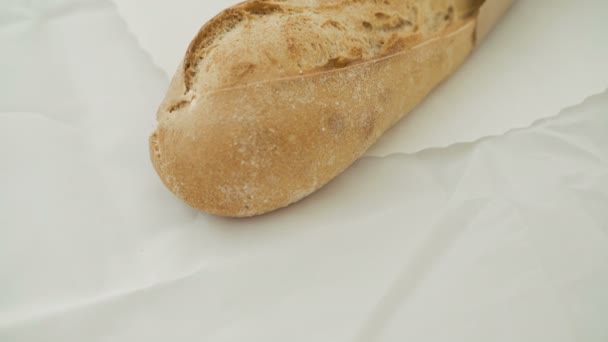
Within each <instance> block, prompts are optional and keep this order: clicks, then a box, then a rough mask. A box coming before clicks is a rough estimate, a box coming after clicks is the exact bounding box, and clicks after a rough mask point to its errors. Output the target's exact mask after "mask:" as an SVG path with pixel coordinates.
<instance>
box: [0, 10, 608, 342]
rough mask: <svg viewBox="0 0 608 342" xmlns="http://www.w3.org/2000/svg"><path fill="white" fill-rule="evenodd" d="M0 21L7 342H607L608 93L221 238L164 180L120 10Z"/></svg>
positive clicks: (213, 222)
mask: <svg viewBox="0 0 608 342" xmlns="http://www.w3.org/2000/svg"><path fill="white" fill-rule="evenodd" d="M0 18H2V19H1V20H0V46H2V53H1V54H0V75H3V77H2V78H1V79H0V156H1V159H0V341H2V342H4V341H7V342H13V341H28V342H29V341H45V342H46V341H62V342H63V341H65V342H72V341H74V342H76V341H78V342H80V341H113V342H114V341H119V342H120V341H129V342H131V341H151V342H154V341H159V342H160V341H167V340H173V341H210V342H214V341H264V342H268V341H321V342H322V341H331V342H341V341H349V342H350V341H355V342H367V341H380V342H384V341H404V340H405V341H410V340H411V341H423V342H427V341H438V342H439V341H446V340H449V341H467V342H477V341H484V342H485V341H523V342H528V341H529V342H538V341H567V342H570V341H572V342H574V341H577V342H578V341H591V342H596V341H597V342H604V341H606V340H607V339H608V325H606V317H608V297H606V288H608V212H607V211H606V206H607V203H608V134H607V132H608V92H603V93H602V94H601V95H597V96H594V97H592V98H591V99H589V100H588V101H586V102H585V104H583V105H581V106H578V107H575V108H572V109H569V110H567V111H565V112H563V113H562V114H560V115H559V116H556V117H555V118H552V119H550V120H545V121H541V122H538V123H537V124H535V125H534V126H533V127H531V128H528V129H524V130H519V131H513V132H510V133H508V134H506V135H504V136H499V137H493V138H484V139H481V140H479V141H477V142H475V143H466V144H456V145H453V146H451V147H448V148H437V149H429V150H425V151H422V152H420V153H416V154H407V153H395V154H391V155H389V156H385V157H365V158H363V159H361V160H360V161H359V162H357V163H356V164H355V165H354V166H353V167H352V168H350V169H349V170H348V171H347V172H345V173H344V174H343V175H342V176H340V177H338V178H337V179H336V180H335V181H333V182H332V183H331V184H329V185H328V186H327V187H325V188H323V189H322V190H321V191H319V192H318V193H316V194H314V195H312V196H310V197H309V198H307V199H305V200H304V201H302V202H300V203H298V204H296V205H294V206H291V207H289V208H287V209H285V210H280V211H278V212H276V213H273V214H270V215H266V216H263V217H258V218H254V219H247V220H229V219H221V218H217V217H213V216H209V215H206V214H202V213H199V212H196V211H194V210H192V209H189V208H188V207H187V206H186V205H184V204H183V203H181V202H180V201H179V200H177V199H175V198H174V197H173V196H172V195H171V194H170V193H169V192H168V191H167V190H166V189H165V188H164V186H163V185H162V183H161V182H160V180H159V179H158V177H157V176H156V174H155V173H154V170H153V168H152V166H151V163H150V161H149V158H148V150H147V137H148V134H149V133H150V132H151V130H152V127H153V125H154V120H155V119H154V113H155V110H156V107H157V105H158V102H159V101H160V99H161V98H162V95H163V92H164V90H165V88H166V85H167V83H166V78H165V75H163V73H162V72H161V71H160V70H159V69H158V68H156V67H155V66H154V65H153V63H152V61H151V59H150V58H149V57H148V55H147V54H146V53H145V52H144V51H143V50H142V49H141V48H139V47H138V45H137V41H136V39H135V38H134V37H133V36H132V35H131V34H129V33H128V29H127V26H126V25H125V23H124V22H123V21H122V20H121V19H120V18H119V16H118V15H117V12H116V9H115V8H114V7H113V6H111V5H110V3H109V2H107V1H104V0H91V1H77V0H53V1H42V0H40V1H28V2H22V1H11V2H8V5H3V6H0ZM437 93H438V94H439V92H437ZM589 95H590V94H589ZM446 105H448V104H446ZM556 113H557V112H556Z"/></svg>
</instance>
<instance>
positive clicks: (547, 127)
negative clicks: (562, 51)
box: [2, 91, 608, 341]
mask: <svg viewBox="0 0 608 342" xmlns="http://www.w3.org/2000/svg"><path fill="white" fill-rule="evenodd" d="M596 97H597V96H596ZM603 97H604V99H608V91H607V92H605V93H604V94H603ZM588 101H590V100H588ZM606 105H607V106H606V108H608V101H606ZM574 114H576V113H574ZM571 115H573V114H572V113H568V110H566V111H565V112H564V113H561V114H559V115H557V116H556V117H555V118H553V119H543V120H540V121H538V122H536V123H535V124H534V125H532V126H531V127H530V128H527V129H517V130H513V131H511V132H508V133H506V134H504V135H501V136H496V137H486V138H482V139H479V140H478V141H476V142H472V143H458V144H455V145H453V146H450V147H447V148H434V149H429V150H426V151H422V152H419V153H415V154H401V153H399V154H393V155H391V156H386V157H366V158H365V159H371V160H373V163H374V164H378V167H380V165H379V164H381V163H382V162H383V161H387V160H388V161H390V160H391V159H397V160H401V159H403V158H406V159H409V158H418V157H420V156H421V155H424V154H432V155H433V156H434V157H435V158H441V156H449V155H451V154H452V150H462V149H469V150H470V156H469V157H468V158H467V162H466V166H465V167H464V172H463V173H462V174H461V175H460V176H459V178H458V181H457V182H456V183H455V185H454V186H453V189H452V190H451V191H450V194H449V196H448V200H447V201H446V203H445V206H444V208H445V209H444V210H442V212H441V213H439V214H438V215H437V217H438V218H439V219H438V221H437V222H435V223H433V224H431V226H429V227H427V228H424V230H425V231H427V232H428V233H426V234H428V236H427V238H426V240H427V242H425V243H422V244H421V246H422V247H421V248H422V250H420V251H418V252H417V256H414V257H413V258H412V260H411V261H410V262H409V263H407V264H405V265H403V266H402V267H401V271H400V273H399V274H398V275H397V277H396V278H395V280H394V281H393V282H392V283H390V284H389V287H388V290H387V291H386V292H385V293H384V294H382V296H381V297H380V298H379V300H378V303H377V306H376V307H375V309H374V310H373V313H372V314H371V315H370V317H369V319H368V321H367V323H366V324H365V325H363V327H362V329H361V334H360V335H359V336H360V338H359V339H358V340H357V341H369V340H375V339H376V338H377V337H378V335H379V334H380V331H381V330H382V326H383V325H384V324H386V322H387V321H388V320H389V319H390V317H391V314H392V312H393V311H394V310H396V309H397V308H398V307H399V306H400V305H402V304H403V303H404V301H405V300H407V297H408V296H409V295H411V293H412V292H414V291H415V290H416V287H417V284H418V282H420V281H422V280H423V279H424V274H425V273H426V272H430V271H431V270H432V268H433V264H434V263H435V260H438V259H440V257H441V254H442V251H443V252H445V251H446V250H449V246H450V245H451V243H452V242H453V241H454V240H456V239H458V236H459V235H460V234H461V233H462V232H464V231H466V229H467V228H466V227H467V226H468V225H469V224H470V222H471V221H474V220H476V219H477V217H478V215H479V214H480V213H481V212H482V210H483V209H484V207H486V206H487V205H488V203H487V200H488V198H487V197H481V198H473V199H470V200H464V201H463V199H462V198H460V199H458V200H454V198H455V197H457V194H458V192H459V191H460V190H461V187H463V185H464V184H466V179H467V178H468V177H471V173H470V172H471V166H472V165H473V164H474V163H475V161H476V153H477V151H478V149H479V148H480V146H483V144H493V143H495V141H496V140H497V139H501V138H503V137H504V138H508V137H509V136H510V135H513V134H524V135H536V134H538V133H539V132H540V133H541V134H547V133H548V132H551V133H552V134H549V136H550V137H551V138H554V139H556V140H559V141H563V142H565V143H566V144H568V145H570V146H573V147H575V148H577V149H579V148H581V146H579V145H578V143H577V139H576V137H571V136H567V135H564V134H555V133H554V132H555V131H556V130H554V129H555V128H556V127H559V123H561V122H563V121H570V120H569V119H570V118H569V116H571ZM578 119H579V120H580V119H581V118H578ZM598 124H600V126H601V124H602V122H598ZM603 124H606V125H607V126H606V127H608V124H607V123H603ZM579 138H580V137H579ZM593 147H595V148H597V147H596V146H593V145H587V146H585V147H584V148H583V151H586V150H588V149H589V148H593ZM598 153H599V152H598ZM589 157H591V158H593V159H595V160H602V161H604V160H603V159H602V158H601V157H600V156H599V155H598V154H597V153H595V154H591V155H589ZM603 166H605V164H603ZM430 174H431V176H432V173H430ZM438 183H440V182H438ZM578 206H580V209H583V208H584V207H582V206H581V204H580V203H578ZM462 211H465V212H467V213H466V214H462V213H461V212H462ZM581 212H584V213H585V214H586V215H589V214H588V213H587V212H586V211H584V210H581ZM202 217H204V215H202V214H200V213H198V214H197V215H196V217H194V221H197V220H199V219H200V218H202ZM453 217H456V218H458V217H464V218H466V220H467V221H466V222H462V223H460V224H455V223H454V219H453ZM589 217H591V216H589ZM229 221H232V220H225V222H229ZM454 226H457V227H459V229H453V227H454ZM598 227H599V225H598ZM600 230H601V228H600ZM603 233H605V232H603ZM205 269H206V268H205V267H204V266H201V267H198V268H197V269H195V270H194V271H192V272H189V273H187V274H183V275H181V276H179V277H176V278H173V279H169V280H163V281H160V282H157V283H150V284H148V285H146V286H143V287H139V288H136V289H132V290H128V291H125V292H120V293H114V294H109V295H107V294H102V295H100V296H98V297H92V298H90V299H88V300H87V301H86V302H84V303H77V304H71V305H69V306H67V307H63V308H61V309H57V310H51V311H48V312H45V313H43V314H41V315H34V316H32V317H21V318H19V319H16V320H14V321H12V322H8V323H7V322H4V323H3V324H2V326H3V327H4V328H10V326H11V325H15V324H22V323H26V322H28V321H37V320H40V319H44V317H49V316H53V315H63V314H67V313H69V312H70V311H75V310H76V311H77V310H79V309H83V308H86V307H95V306H98V305H103V304H107V303H109V302H113V301H115V300H119V299H121V298H127V297H129V296H132V295H136V294H138V293H140V292H147V291H150V290H153V289H157V288H168V287H170V286H171V285H174V284H176V283H178V282H181V281H184V280H187V279H190V278H194V277H197V276H200V275H201V272H203V271H204V270H205Z"/></svg>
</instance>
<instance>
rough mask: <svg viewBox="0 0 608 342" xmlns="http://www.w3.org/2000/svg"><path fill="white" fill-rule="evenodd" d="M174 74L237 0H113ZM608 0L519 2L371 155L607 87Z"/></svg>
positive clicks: (556, 106)
mask: <svg viewBox="0 0 608 342" xmlns="http://www.w3.org/2000/svg"><path fill="white" fill-rule="evenodd" d="M113 1H114V2H115V3H116V4H117V6H118V10H119V12H120V13H121V15H122V16H123V17H124V18H125V19H126V20H127V22H128V26H129V29H130V30H131V31H132V32H133V33H134V34H135V35H136V36H137V38H138V40H139V42H140V43H141V44H142V46H143V47H144V49H145V50H146V51H148V52H149V53H150V55H151V56H152V58H153V60H154V61H156V63H157V64H158V65H159V66H160V67H161V68H162V69H163V70H164V71H165V73H166V74H167V75H170V76H171V75H173V74H174V72H175V70H176V68H177V65H178V64H179V62H180V61H181V59H182V57H183V55H184V53H185V51H186V48H187V46H188V44H189V43H190V40H191V39H192V38H193V37H194V36H195V34H196V32H198V29H199V28H200V27H201V26H202V24H204V23H205V22H206V21H207V20H209V19H210V18H211V17H213V16H214V15H215V14H217V13H218V12H219V11H220V10H221V9H223V8H225V7H228V6H230V5H233V4H235V3H237V2H239V1H238V0H225V1H199V0H175V1H161V0H152V1H146V2H145V5H143V3H142V2H141V1H139V0H113ZM606 13H608V1H605V0H582V1H572V0H516V1H515V3H514V5H513V7H512V8H511V10H510V11H509V12H508V13H507V15H506V16H505V18H504V19H503V20H502V21H501V22H500V23H499V24H498V25H497V26H496V28H495V30H494V31H493V32H492V33H491V34H490V35H489V36H488V37H487V38H486V40H484V42H483V43H482V45H481V46H480V48H479V49H478V50H476V51H475V52H474V54H473V55H472V56H471V57H470V58H469V60H468V61H467V62H466V63H465V65H463V67H462V68H461V69H460V70H459V71H458V72H457V73H456V74H455V75H453V76H452V77H451V78H450V79H449V80H448V81H447V82H445V83H444V84H443V85H442V86H440V87H439V89H438V90H437V91H435V92H433V93H432V94H431V95H430V96H429V97H428V98H427V99H426V100H425V101H424V102H423V103H422V104H421V105H420V106H419V107H418V108H417V109H415V110H414V111H413V112H412V113H411V114H410V116H409V117H408V118H406V119H405V120H402V121H401V122H399V124H398V125H396V126H395V128H394V129H393V130H391V131H389V132H388V134H386V135H385V136H384V137H383V138H382V139H381V140H380V142H379V143H378V144H376V145H375V146H373V147H372V149H371V150H370V151H369V152H368V155H373V156H385V155H389V154H391V153H398V152H407V153H413V152H417V151H420V150H422V149H426V148H430V147H439V146H448V145H450V144H453V143H455V142H467V141H473V140H475V139H477V138H479V137H482V136H488V135H496V134H502V133H504V132H506V131H508V130H510V129H513V128H519V127H526V126H528V125H530V124H531V123H532V122H534V121H535V120H538V119H540V118H544V117H548V116H551V115H554V114H555V113H557V112H559V111H560V110H561V109H563V108H565V107H568V106H572V105H575V104H578V103H580V102H581V101H583V100H584V99H585V98H586V97H587V96H589V95H590V94H595V93H599V92H601V91H603V90H604V89H606V87H608V63H607V62H606V61H608V43H606V36H607V35H608V25H607V24H606Z"/></svg>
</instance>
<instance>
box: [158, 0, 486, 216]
mask: <svg viewBox="0 0 608 342" xmlns="http://www.w3.org/2000/svg"><path fill="white" fill-rule="evenodd" d="M482 3H483V1H479V0H274V1H272V0H268V1H261V0H255V1H245V2H243V3H240V4H238V5H235V6H233V7H231V8H228V9H226V10H224V11H223V12H221V13H220V14H219V15H217V16H216V17H215V18H213V19H212V20H211V21H209V22H208V23H207V24H205V25H204V26H203V27H202V28H201V30H200V31H199V32H198V34H197V35H196V37H195V38H194V39H193V40H192V42H191V44H190V46H189V47H188V50H187V52H186V54H185V57H184V59H183V62H182V63H181V65H180V66H179V68H178V70H177V72H176V74H175V76H174V77H173V79H172V81H171V84H170V86H169V90H168V92H167V95H166V97H165V99H164V100H163V102H162V103H161V105H160V108H159V110H158V113H157V120H158V125H157V128H156V130H155V131H154V133H153V134H152V136H151V137H150V154H151V159H152V162H153V165H154V167H155V169H156V171H157V173H158V174H159V176H160V178H161V179H162V181H163V182H164V184H165V185H166V186H167V187H168V188H169V189H170V190H171V191H172V192H173V193H174V194H175V195H177V196H178V197H179V198H181V199H183V200H184V201H185V202H187V203H189V204H190V205H191V206H193V207H194V208H198V209H200V210H204V211H207V212H210V213H213V214H217V215H221V216H231V217H247V216H254V215H259V214H263V213H267V212H269V211H272V210H275V209H278V208H281V207H285V206H287V205H289V204H291V203H294V202H297V201H299V200H301V199H302V198H304V197H306V196H307V195H309V194H311V193H312V192H314V191H315V190H317V189H319V188H320V187H322V186H323V185H325V184H326V183H327V182H329V181H330V180H331V179H333V178H334V177H336V176H337V175H339V174H340V173H341V172H343V171H344V170H345V169H346V168H347V167H348V166H349V165H351V164H352V163H353V162H354V161H356V160H357V159H358V158H359V157H360V156H361V155H362V154H363V153H364V152H365V151H366V150H367V149H368V148H369V147H370V146H371V145H372V144H373V143H374V142H376V141H377V140H378V138H379V137H380V136H381V135H382V134H383V133H384V132H385V131H386V130H387V129H389V128H390V127H391V126H392V125H393V124H395V123H396V122H397V121H398V120H399V119H400V118H401V117H402V116H403V115H404V114H406V113H407V112H409V111H410V110H411V109H412V108H414V107H415V106H416V105H417V104H418V103H419V102H420V101H421V100H422V99H423V98H424V97H425V96H426V95H427V94H428V93H429V92H430V91H431V90H432V89H433V88H434V87H435V86H437V85H438V84H439V83H440V82H441V81H442V80H444V79H445V78H446V77H448V76H449V75H450V74H451V73H453V72H454V70H455V69H456V68H457V67H458V66H459V65H460V64H462V63H463V61H464V60H465V59H466V57H467V56H468V55H469V54H470V52H471V51H472V49H473V48H474V46H475V39H476V37H475V32H476V30H475V29H476V23H477V13H478V11H479V8H480V6H481V4H482Z"/></svg>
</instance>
